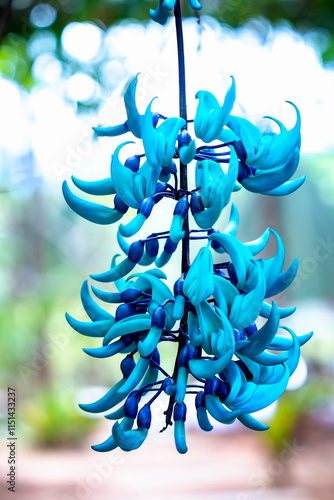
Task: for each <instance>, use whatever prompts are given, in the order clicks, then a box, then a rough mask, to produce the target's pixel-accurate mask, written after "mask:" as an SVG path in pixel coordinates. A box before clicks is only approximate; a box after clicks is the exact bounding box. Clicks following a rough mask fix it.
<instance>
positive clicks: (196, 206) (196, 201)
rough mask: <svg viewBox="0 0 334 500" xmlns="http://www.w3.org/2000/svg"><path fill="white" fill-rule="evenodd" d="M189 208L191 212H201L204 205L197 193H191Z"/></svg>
mask: <svg viewBox="0 0 334 500" xmlns="http://www.w3.org/2000/svg"><path fill="white" fill-rule="evenodd" d="M190 208H191V213H192V214H199V213H200V212H203V210H204V205H203V203H202V200H201V197H200V195H199V194H198V193H192V195H191V198H190Z"/></svg>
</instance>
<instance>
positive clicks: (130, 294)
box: [121, 287, 142, 302]
mask: <svg viewBox="0 0 334 500" xmlns="http://www.w3.org/2000/svg"><path fill="white" fill-rule="evenodd" d="M141 294H142V292H141V290H139V289H138V288H135V287H132V288H128V289H127V290H124V292H122V293H121V299H122V302H133V301H134V300H137V299H139V297H140V296H141Z"/></svg>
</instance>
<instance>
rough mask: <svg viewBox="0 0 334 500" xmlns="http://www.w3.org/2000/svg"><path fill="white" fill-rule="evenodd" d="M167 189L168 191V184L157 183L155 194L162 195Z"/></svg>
mask: <svg viewBox="0 0 334 500" xmlns="http://www.w3.org/2000/svg"><path fill="white" fill-rule="evenodd" d="M166 189H167V182H157V185H156V187H155V191H154V194H156V193H162V192H163V191H166Z"/></svg>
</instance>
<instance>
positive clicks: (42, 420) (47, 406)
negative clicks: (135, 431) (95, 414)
mask: <svg viewBox="0 0 334 500" xmlns="http://www.w3.org/2000/svg"><path fill="white" fill-rule="evenodd" d="M20 419H21V422H22V425H21V429H20V431H21V435H22V434H23V435H24V436H25V438H26V439H28V440H29V441H31V442H33V443H34V444H36V445H38V446H41V447H61V446H68V445H69V444H70V445H71V446H75V445H79V444H80V443H81V442H82V439H83V436H85V435H87V433H88V432H89V431H90V430H92V429H93V427H94V426H95V425H96V421H95V420H94V419H89V418H87V417H86V416H85V415H83V414H82V412H80V411H79V409H77V408H75V406H74V403H73V393H71V392H68V393H67V394H66V397H62V398H60V397H59V393H58V391H49V390H48V391H47V390H44V391H39V392H38V393H37V394H35V395H34V398H33V399H26V400H25V401H24V403H23V405H22V407H21V409H20Z"/></svg>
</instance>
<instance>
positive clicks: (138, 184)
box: [63, 0, 312, 453]
mask: <svg viewBox="0 0 334 500" xmlns="http://www.w3.org/2000/svg"><path fill="white" fill-rule="evenodd" d="M190 4H191V7H192V8H193V9H196V10H198V9H200V8H201V6H200V4H199V3H198V2H197V0H192V1H191V0H190ZM173 9H174V16H175V23H176V35H177V43H178V60H179V88H180V116H179V117H165V116H162V115H161V114H159V113H156V112H152V109H151V108H152V102H151V103H149V104H148V106H147V109H146V111H145V114H144V115H141V114H140V113H139V111H138V109H137V106H136V88H137V83H138V76H137V77H136V78H134V79H133V80H132V81H131V83H130V85H129V86H128V89H127V91H126V93H125V95H124V104H125V108H126V112H127V120H126V121H125V123H123V124H120V125H116V126H110V127H97V128H94V130H95V132H96V133H97V135H98V136H119V135H123V134H127V135H130V134H132V135H133V136H135V137H136V138H138V139H141V141H142V145H143V149H144V154H137V155H135V156H130V157H129V158H128V159H127V160H126V161H125V163H124V164H123V163H122V162H121V160H120V157H119V154H120V151H121V150H122V151H123V150H126V148H127V145H128V144H129V143H131V142H132V141H125V142H123V143H122V144H120V145H119V146H118V147H117V148H116V150H115V152H114V154H113V155H112V161H111V171H110V177H108V178H106V179H102V180H100V181H94V182H87V181H83V180H79V179H77V178H75V177H72V180H73V183H74V185H75V186H76V187H77V188H78V189H79V190H81V191H83V192H84V193H87V194H90V195H96V196H101V195H103V196H105V195H110V196H113V197H114V198H113V201H114V208H109V207H107V206H104V205H101V204H97V203H93V202H91V201H86V200H83V199H81V198H79V197H77V196H76V195H75V194H73V193H72V191H71V190H70V188H69V186H68V184H67V182H66V181H65V182H64V184H63V193H64V197H65V200H66V202H67V203H68V205H69V206H70V207H71V208H72V210H74V211H75V212H76V213H77V214H78V215H80V216H81V217H83V218H85V219H87V220H89V221H91V222H94V223H96V224H113V223H115V222H118V221H120V220H121V219H122V217H123V215H124V214H125V213H126V212H127V211H128V210H129V208H130V209H134V210H136V211H137V213H136V214H135V215H134V216H133V218H132V219H131V221H130V222H128V223H127V224H122V223H121V224H120V225H119V226H118V231H117V240H118V244H119V246H120V248H121V250H122V252H123V253H124V255H125V256H124V258H121V259H119V258H118V256H115V257H114V258H113V260H112V264H111V268H110V269H108V270H106V271H105V272H104V273H102V274H94V275H92V276H91V278H92V279H93V280H94V281H95V282H100V283H115V285H116V287H117V289H118V292H116V293H111V292H109V291H105V290H103V289H100V288H98V287H96V286H95V285H92V286H91V291H90V290H89V286H88V282H87V281H85V282H84V284H83V286H82V290H81V300H82V304H83V307H84V309H85V311H86V313H87V315H88V316H89V318H90V320H91V321H88V322H82V321H78V320H76V319H74V318H73V317H72V316H70V315H69V314H66V318H67V321H68V323H69V324H70V325H71V326H72V328H74V330H76V331H77V332H79V333H81V334H82V335H85V336H90V337H96V338H101V339H102V346H100V347H96V348H94V349H84V351H85V352H86V353H87V354H88V355H89V356H92V357H95V358H107V357H111V356H113V355H115V354H118V353H121V354H123V355H124V358H123V360H122V362H121V366H120V368H121V372H122V378H121V380H120V381H119V382H118V383H117V384H115V385H114V386H113V387H112V388H111V389H110V390H109V391H108V392H107V394H105V396H103V397H102V398H101V399H99V400H98V401H96V402H93V403H90V404H81V405H80V408H81V409H82V410H84V411H87V412H92V413H100V412H101V413H102V412H103V413H104V412H108V413H107V414H105V417H106V418H107V419H110V420H114V421H115V422H114V424H113V426H112V432H111V435H110V436H109V437H108V438H107V439H106V441H104V442H103V443H101V444H98V445H95V446H93V449H94V450H96V451H110V450H113V449H114V448H116V447H120V448H121V449H122V450H124V451H130V450H134V449H137V448H139V447H140V446H141V445H142V444H143V442H144V441H145V439H146V437H147V434H148V431H149V428H150V425H151V407H152V405H153V404H154V401H155V400H156V399H157V398H158V397H159V396H160V394H161V393H165V394H167V395H168V396H169V404H168V405H167V408H166V411H165V412H164V415H165V427H164V429H166V428H168V427H169V426H170V425H173V427H174V438H175V445H176V448H177V450H178V452H179V453H185V452H186V451H187V444H186V436H185V424H186V413H187V406H186V405H187V404H195V407H196V412H197V419H198V425H199V427H200V428H201V429H202V430H203V431H206V432H208V431H211V430H212V428H213V423H214V422H219V423H223V424H230V423H232V422H234V421H235V420H239V421H240V422H241V423H242V424H244V425H245V426H247V427H249V428H250V429H253V430H257V431H262V430H265V429H268V426H267V425H264V424H263V423H261V422H259V421H258V420H257V419H256V418H255V417H254V416H253V415H252V414H253V413H254V412H257V411H258V410H261V409H263V408H265V407H267V406H268V405H270V404H272V403H273V402H274V401H276V400H277V399H278V398H279V397H280V396H281V395H282V394H283V392H284V391H285V389H286V387H287V384H288V381H289V378H290V376H291V375H292V374H293V372H294V371H295V369H296V367H297V365H298V362H299V357H300V346H301V345H303V344H304V343H305V342H307V341H308V340H309V339H310V337H311V336H312V332H311V333H307V334H304V335H300V336H297V335H296V334H295V332H293V331H292V330H291V329H290V328H288V327H287V326H283V325H281V319H283V318H286V317H287V316H290V315H291V314H292V313H293V312H294V311H295V308H280V307H278V306H277V304H276V303H275V301H274V300H273V301H272V302H271V303H270V302H267V300H266V299H269V298H270V297H273V296H275V295H277V294H278V293H280V292H282V291H283V290H284V289H286V288H287V287H288V286H289V285H290V284H291V282H292V281H293V279H294V277H295V276H296V273H297V269H298V260H297V259H295V260H294V261H293V262H292V264H291V265H290V267H288V269H287V270H285V271H283V264H284V246H283V243H282V240H281V238H280V236H279V235H278V234H277V233H276V232H275V231H274V230H272V229H267V230H265V231H264V233H263V234H262V235H261V236H260V237H259V238H257V239H255V240H254V241H250V242H248V243H242V242H241V241H240V240H239V239H238V238H237V237H236V234H237V230H238V222H239V216H238V211H237V208H236V206H235V205H234V204H233V203H232V205H231V211H230V218H229V222H228V224H227V226H226V227H225V229H224V231H222V232H221V231H219V230H217V229H216V228H215V227H214V224H216V222H217V221H218V220H219V218H220V216H221V214H222V212H223V210H224V208H225V207H226V206H227V205H228V204H229V202H230V199H231V195H232V194H234V193H237V192H238V191H239V190H240V189H241V188H245V189H247V190H248V191H251V192H253V193H259V194H262V195H270V196H283V195H288V194H290V193H293V192H294V191H296V189H298V188H299V187H300V186H301V185H302V183H303V182H304V180H305V178H304V177H302V178H300V179H297V180H292V181H291V180H290V178H291V177H292V175H293V174H294V173H295V171H296V169H297V166H298V161H299V152H300V142H301V138H300V114H299V111H298V109H297V107H296V106H295V105H294V104H293V103H290V104H291V106H293V107H294V109H295V112H296V123H295V125H294V127H293V128H292V129H290V130H287V129H286V128H285V126H284V125H283V124H282V123H281V122H280V121H278V120H277V119H275V118H269V119H271V120H273V121H275V122H276V123H277V124H278V125H279V128H280V132H279V133H278V134H276V133H265V134H262V133H261V131H260V130H259V129H258V128H257V127H256V126H255V125H253V124H252V123H250V122H249V121H248V120H246V119H244V118H240V117H238V116H235V115H233V114H232V110H233V105H234V101H235V98H236V85H235V81H234V78H233V77H232V81H231V86H230V88H229V89H228V91H227V93H226V95H225V98H224V101H223V103H222V104H220V103H219V102H218V100H217V99H216V97H215V96H214V95H212V94H211V93H210V92H207V91H204V90H201V91H199V92H198V93H197V95H196V98H197V99H198V107H197V112H196V116H195V118H194V120H188V118H187V107H186V90H185V89H186V87H185V65H184V51H183V34H182V18H181V9H180V1H179V0H177V1H175V0H174V1H167V0H160V1H159V5H158V7H157V9H156V10H155V11H151V16H152V18H153V19H154V20H155V21H157V22H159V23H161V24H164V23H165V22H166V20H167V14H168V12H169V11H171V10H173ZM192 122H193V129H194V133H192V134H191V133H190V132H189V131H188V125H189V124H190V123H192ZM198 140H200V141H201V142H200V145H198V142H199V141H198ZM196 142H197V143H196ZM223 165H225V167H226V168H225V169H223ZM188 168H194V169H195V182H196V187H195V189H193V190H189V189H188V182H187V169H188ZM166 198H169V199H172V200H174V202H175V206H174V212H173V219H172V224H171V227H170V228H167V227H166V228H164V229H165V230H164V231H163V232H156V233H153V234H150V235H148V236H147V237H145V238H144V239H139V240H137V241H136V240H135V241H133V237H135V235H136V234H137V233H138V232H139V230H140V229H141V228H143V227H144V226H145V223H146V220H147V219H148V218H149V216H150V214H151V213H152V211H153V210H155V206H156V205H157V204H158V203H164V200H165V199H166ZM271 236H272V237H273V238H274V239H275V240H276V242H277V252H276V254H275V255H274V256H273V257H271V258H269V259H266V260H265V259H262V258H257V255H258V254H259V253H260V252H261V251H262V250H263V249H264V248H265V247H266V245H267V243H268V241H269V238H270V237H271ZM129 238H132V243H130V242H129V240H128V239H129ZM195 239H196V240H201V241H202V242H203V247H202V248H201V249H200V250H199V252H198V253H197V255H191V253H190V243H191V241H192V240H195ZM179 245H181V247H182V262H181V265H180V267H181V269H180V277H179V279H178V280H177V281H176V282H175V283H174V287H173V289H172V290H171V289H170V288H169V287H168V286H167V284H166V282H165V280H166V279H167V276H166V275H165V273H164V272H163V271H162V270H161V268H163V267H164V266H165V265H166V264H167V262H169V260H170V259H171V258H172V257H173V254H174V252H175V250H176V248H177V247H178V246H179ZM214 255H216V256H217V255H218V259H217V260H218V261H219V262H217V263H214V259H213V256H214ZM191 257H192V259H191ZM138 265H139V266H146V267H149V269H147V270H146V271H142V272H138V271H137V272H134V273H132V271H133V270H134V269H135V267H136V266H138ZM152 266H153V267H152ZM131 273H132V274H131ZM92 293H93V295H95V296H96V297H97V298H98V299H100V300H101V301H103V302H105V303H106V304H119V305H118V306H117V309H116V314H115V316H113V315H112V314H111V313H110V312H108V311H107V310H106V309H104V308H102V307H101V306H100V305H98V303H97V302H96V301H95V299H94V298H93V295H92ZM259 317H261V318H265V319H266V322H265V323H264V325H263V326H261V327H260V328H259V329H258V327H257V324H256V323H257V320H258V318H259ZM282 330H283V332H287V334H285V335H280V333H279V332H280V331H281V332H282ZM164 342H173V343H175V344H176V345H177V352H176V356H175V364H174V369H173V372H171V373H169V372H167V371H166V369H165V368H164V367H163V363H162V362H161V360H160V355H159V348H160V346H161V344H162V343H164ZM276 351H278V353H275V352H276ZM150 396H151V397H150ZM164 429H163V430H164Z"/></svg>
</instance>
